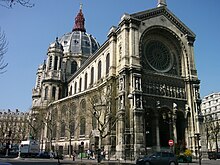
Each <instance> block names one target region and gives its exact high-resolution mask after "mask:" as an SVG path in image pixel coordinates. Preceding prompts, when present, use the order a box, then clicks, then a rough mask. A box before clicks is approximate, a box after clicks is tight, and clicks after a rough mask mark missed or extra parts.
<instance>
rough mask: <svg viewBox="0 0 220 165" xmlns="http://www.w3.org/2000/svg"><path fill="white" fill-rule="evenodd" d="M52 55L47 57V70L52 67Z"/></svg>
mask: <svg viewBox="0 0 220 165" xmlns="http://www.w3.org/2000/svg"><path fill="white" fill-rule="evenodd" d="M52 60H53V59H52V56H50V57H49V70H51V68H52Z"/></svg>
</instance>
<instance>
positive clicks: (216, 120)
mask: <svg viewBox="0 0 220 165" xmlns="http://www.w3.org/2000/svg"><path fill="white" fill-rule="evenodd" d="M201 109H202V114H203V119H204V120H203V123H204V124H203V125H204V126H203V129H202V130H201V132H202V136H201V140H202V142H203V144H206V145H203V146H202V151H204V152H207V151H217V150H218V151H219V147H220V139H219V132H220V125H219V124H220V93H211V94H209V95H207V96H205V97H204V98H203V99H202V104H201Z"/></svg>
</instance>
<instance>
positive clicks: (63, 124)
mask: <svg viewBox="0 0 220 165" xmlns="http://www.w3.org/2000/svg"><path fill="white" fill-rule="evenodd" d="M66 112H67V107H66V106H65V105H64V106H63V107H62V109H61V116H60V117H61V123H60V126H61V128H60V136H61V137H65V130H66Z"/></svg>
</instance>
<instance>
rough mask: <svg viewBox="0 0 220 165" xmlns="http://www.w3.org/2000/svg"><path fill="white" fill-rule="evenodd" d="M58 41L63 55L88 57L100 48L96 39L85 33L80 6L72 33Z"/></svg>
mask: <svg viewBox="0 0 220 165" xmlns="http://www.w3.org/2000/svg"><path fill="white" fill-rule="evenodd" d="M58 41H59V43H61V44H62V46H63V50H64V52H63V53H64V54H66V53H71V54H73V55H74V54H76V55H83V56H90V55H92V54H93V53H94V52H95V51H96V50H97V49H98V48H99V47H100V46H99V43H98V42H97V41H96V39H95V38H94V37H93V36H92V35H90V34H88V33H86V29H85V18H84V15H83V12H82V6H81V7H80V10H79V13H78V14H77V16H76V18H75V24H74V26H73V29H72V32H70V33H67V34H64V35H63V36H62V37H60V38H59V39H58ZM52 44H54V43H52Z"/></svg>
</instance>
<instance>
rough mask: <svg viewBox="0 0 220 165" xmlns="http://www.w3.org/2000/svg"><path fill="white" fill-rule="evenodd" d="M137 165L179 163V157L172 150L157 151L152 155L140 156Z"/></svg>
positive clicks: (175, 164)
mask: <svg viewBox="0 0 220 165" xmlns="http://www.w3.org/2000/svg"><path fill="white" fill-rule="evenodd" d="M136 164H137V165H178V159H177V157H176V156H175V155H174V154H173V153H171V152H155V153H154V154H152V155H150V156H144V157H139V158H138V159H137V160H136Z"/></svg>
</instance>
